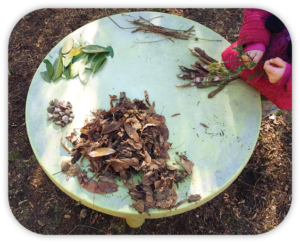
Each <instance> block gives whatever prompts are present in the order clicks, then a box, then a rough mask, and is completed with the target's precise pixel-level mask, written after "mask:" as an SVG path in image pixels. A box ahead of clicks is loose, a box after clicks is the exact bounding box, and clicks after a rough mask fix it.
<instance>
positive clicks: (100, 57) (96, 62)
mask: <svg viewBox="0 0 300 243" xmlns="http://www.w3.org/2000/svg"><path fill="white" fill-rule="evenodd" d="M105 60H106V55H105V53H99V54H97V55H96V56H95V57H94V58H93V60H92V64H91V69H92V73H93V74H94V73H95V72H97V70H98V69H99V68H100V67H101V65H102V64H103V63H104V61H105Z"/></svg>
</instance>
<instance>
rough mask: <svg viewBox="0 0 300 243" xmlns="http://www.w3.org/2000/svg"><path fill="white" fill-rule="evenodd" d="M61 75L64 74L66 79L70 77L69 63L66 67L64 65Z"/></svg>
mask: <svg viewBox="0 0 300 243" xmlns="http://www.w3.org/2000/svg"><path fill="white" fill-rule="evenodd" d="M63 75H64V76H65V78H66V79H67V80H68V79H70V77H71V65H69V66H68V67H64V71H63Z"/></svg>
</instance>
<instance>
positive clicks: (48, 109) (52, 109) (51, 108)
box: [47, 106, 55, 114]
mask: <svg viewBox="0 0 300 243" xmlns="http://www.w3.org/2000/svg"><path fill="white" fill-rule="evenodd" d="M54 108H55V107H54V106H49V107H48V108H47V111H48V112H49V113H50V114H52V113H53V112H54Z"/></svg>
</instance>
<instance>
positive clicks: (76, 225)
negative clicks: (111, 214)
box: [68, 225, 100, 235]
mask: <svg viewBox="0 0 300 243" xmlns="http://www.w3.org/2000/svg"><path fill="white" fill-rule="evenodd" d="M78 226H82V227H87V228H91V229H95V230H100V229H97V228H94V227H91V226H86V225H76V226H75V228H74V229H72V230H71V231H70V233H69V234H71V233H72V232H73V231H74V230H75V229H76V228H77V227H78ZM69 234H68V235H69Z"/></svg>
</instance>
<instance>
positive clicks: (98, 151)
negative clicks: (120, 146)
mask: <svg viewBox="0 0 300 243" xmlns="http://www.w3.org/2000/svg"><path fill="white" fill-rule="evenodd" d="M115 152H116V151H115V150H114V149H112V148H98V149H96V150H95V151H92V152H89V153H88V155H89V156H91V157H101V156H106V155H110V154H113V153H115Z"/></svg>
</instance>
